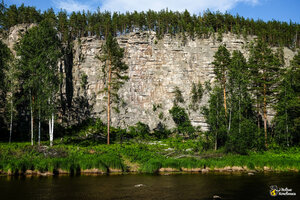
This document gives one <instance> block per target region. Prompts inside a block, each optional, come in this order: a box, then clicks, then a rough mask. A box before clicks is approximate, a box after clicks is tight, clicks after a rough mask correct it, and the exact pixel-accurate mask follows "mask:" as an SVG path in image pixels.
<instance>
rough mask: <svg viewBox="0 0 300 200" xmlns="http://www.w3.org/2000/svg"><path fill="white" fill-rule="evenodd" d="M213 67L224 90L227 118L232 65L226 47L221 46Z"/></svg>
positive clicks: (215, 56)
mask: <svg viewBox="0 0 300 200" xmlns="http://www.w3.org/2000/svg"><path fill="white" fill-rule="evenodd" d="M213 65H214V73H215V75H216V79H217V81H218V83H219V84H220V85H221V87H222V89H223V102H224V110H225V117H226V118H227V103H226V81H227V73H228V68H229V65H230V52H229V51H228V50H227V48H226V47H225V46H224V45H221V46H219V49H218V51H217V52H216V53H215V55H214V62H213Z"/></svg>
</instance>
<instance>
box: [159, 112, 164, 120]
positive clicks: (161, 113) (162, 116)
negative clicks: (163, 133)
mask: <svg viewBox="0 0 300 200" xmlns="http://www.w3.org/2000/svg"><path fill="white" fill-rule="evenodd" d="M158 118H159V119H160V120H162V119H163V118H164V113H163V112H160V113H159V115H158Z"/></svg>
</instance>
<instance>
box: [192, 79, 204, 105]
mask: <svg viewBox="0 0 300 200" xmlns="http://www.w3.org/2000/svg"><path fill="white" fill-rule="evenodd" d="M203 92H204V90H203V87H202V84H201V83H200V82H199V83H198V84H197V85H196V84H195V83H193V85H192V90H191V98H192V100H191V104H190V107H191V108H192V109H193V110H197V109H198V108H199V106H198V103H200V102H201V99H202V96H203Z"/></svg>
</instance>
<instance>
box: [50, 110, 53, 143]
mask: <svg viewBox="0 0 300 200" xmlns="http://www.w3.org/2000/svg"><path fill="white" fill-rule="evenodd" d="M53 132H54V113H53V112H52V119H51V135H50V146H51V147H52V146H53Z"/></svg>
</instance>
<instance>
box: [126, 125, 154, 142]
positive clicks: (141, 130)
mask: <svg viewBox="0 0 300 200" xmlns="http://www.w3.org/2000/svg"><path fill="white" fill-rule="evenodd" d="M149 133H150V128H149V126H148V125H147V124H144V123H142V122H138V123H136V125H135V126H131V127H129V135H132V136H133V137H139V138H146V137H148V136H149Z"/></svg>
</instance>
